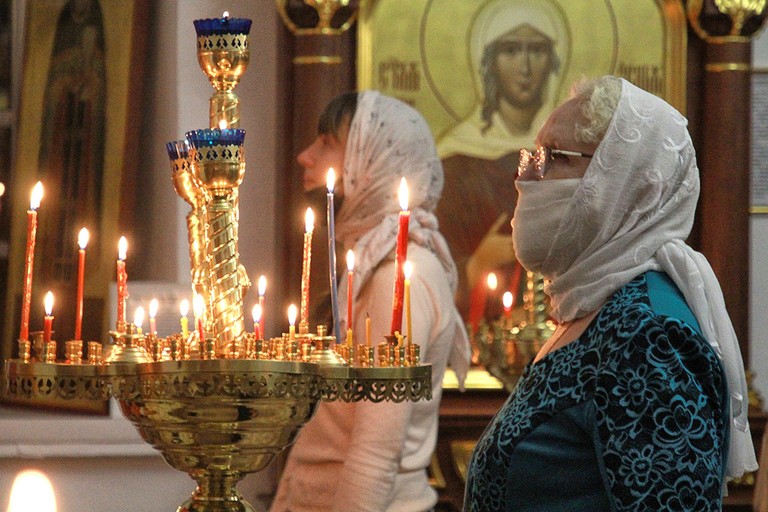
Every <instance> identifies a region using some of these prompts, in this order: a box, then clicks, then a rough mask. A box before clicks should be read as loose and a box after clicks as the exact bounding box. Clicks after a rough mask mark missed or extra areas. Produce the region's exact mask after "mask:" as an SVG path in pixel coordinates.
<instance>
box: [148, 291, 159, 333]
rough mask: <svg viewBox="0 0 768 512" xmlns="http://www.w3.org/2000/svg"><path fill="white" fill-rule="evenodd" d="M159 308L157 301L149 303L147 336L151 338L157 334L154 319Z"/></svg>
mask: <svg viewBox="0 0 768 512" xmlns="http://www.w3.org/2000/svg"><path fill="white" fill-rule="evenodd" d="M159 307H160V304H159V303H158V302H157V299H152V300H151V301H149V334H151V335H153V336H154V335H156V334H157V320H156V319H155V317H156V316H157V310H158V308H159Z"/></svg>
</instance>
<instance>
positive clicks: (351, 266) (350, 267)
mask: <svg viewBox="0 0 768 512" xmlns="http://www.w3.org/2000/svg"><path fill="white" fill-rule="evenodd" d="M354 273H355V253H354V252H352V249H350V250H348V251H347V329H352V276H353V275H354Z"/></svg>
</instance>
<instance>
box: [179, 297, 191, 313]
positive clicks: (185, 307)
mask: <svg viewBox="0 0 768 512" xmlns="http://www.w3.org/2000/svg"><path fill="white" fill-rule="evenodd" d="M179 313H180V314H181V316H187V313H189V301H188V300H187V299H184V300H182V301H181V304H179Z"/></svg>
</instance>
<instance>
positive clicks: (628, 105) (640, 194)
mask: <svg viewBox="0 0 768 512" xmlns="http://www.w3.org/2000/svg"><path fill="white" fill-rule="evenodd" d="M573 92H574V96H573V98H572V99H570V100H568V101H567V102H565V103H564V104H562V105H561V106H560V107H558V108H557V109H556V110H555V111H554V112H553V113H552V115H551V116H550V117H549V119H548V120H547V122H546V123H545V124H544V127H543V128H542V129H541V131H540V132H539V134H538V137H537V141H536V142H537V145H538V146H539V149H537V152H536V154H535V155H531V154H529V153H527V152H524V151H523V152H521V158H520V177H519V178H518V180H517V181H516V183H515V184H516V187H517V189H518V193H519V199H518V203H517V207H516V209H515V215H514V220H513V229H514V231H513V233H514V235H513V236H514V239H515V252H516V254H517V257H518V259H519V260H520V262H521V263H522V264H523V265H524V266H525V267H526V268H527V269H529V270H533V271H536V272H541V273H542V274H543V275H544V276H545V277H546V278H547V279H548V280H549V284H548V285H547V287H546V292H547V293H548V295H549V296H550V299H551V305H552V315H553V317H554V318H555V319H556V320H557V321H558V322H559V327H558V329H557V331H556V332H555V333H554V334H553V335H552V337H551V338H550V339H549V340H548V341H547V342H546V343H545V345H544V346H543V348H542V350H541V351H540V352H539V354H538V355H537V356H536V358H535V359H534V361H533V362H531V363H530V364H529V366H528V367H527V368H526V370H525V373H524V375H523V377H522V378H521V379H520V381H519V383H518V385H517V388H516V389H515V391H514V392H513V394H512V396H510V398H509V400H508V401H507V403H506V404H505V405H504V406H503V407H502V409H501V410H500V411H499V413H498V414H497V415H496V417H495V418H494V420H493V421H492V422H491V424H490V426H489V427H488V429H487V430H486V432H485V434H484V436H483V438H482V439H481V440H480V442H479V443H478V445H477V447H476V449H475V452H474V454H473V457H472V462H471V466H470V470H469V479H468V482H467V493H466V507H465V509H466V510H472V511H484V510H507V511H513V510H514V511H525V510H548V511H561V510H563V511H564V510H590V511H598V512H599V511H608V510H610V511H636V510H685V511H696V512H700V511H709V510H712V511H715V510H720V509H721V507H722V497H723V491H724V489H725V482H726V480H727V479H728V478H731V477H738V476H741V475H742V474H743V473H744V472H745V471H752V470H755V469H756V468H757V464H756V462H755V453H754V449H753V446H752V439H751V436H750V432H749V425H748V423H747V389H746V381H745V377H744V368H743V363H742V360H741V355H740V351H739V347H738V342H737V340H736V336H735V334H734V331H733V327H732V325H731V321H730V319H729V318H728V314H727V312H726V309H725V304H724V300H723V295H722V292H721V290H720V286H719V284H718V282H717V279H716V278H715V275H714V273H713V271H712V268H711V267H710V265H709V263H708V262H707V260H706V259H705V258H704V256H702V255H701V254H700V253H697V252H695V251H694V250H693V249H691V248H690V247H689V246H688V245H686V244H685V242H684V240H685V239H686V237H687V236H688V234H689V233H690V229H691V226H692V225H693V219H694V213H695V209H696V202H697V199H698V193H699V176H698V168H697V166H696V156H695V153H694V149H693V145H692V143H691V139H690V136H689V134H688V130H687V128H686V125H687V121H686V119H685V118H684V117H683V116H682V115H681V114H680V113H678V112H677V111H676V110H675V109H674V108H672V107H671V106H670V105H669V104H667V103H666V102H664V101H663V100H661V99H659V98H657V97H656V96H653V95H652V94H650V93H648V92H646V91H643V90H641V89H639V88H637V87H635V86H634V85H632V84H631V83H629V82H627V81H625V80H621V79H618V78H615V77H603V78H601V79H597V80H594V81H589V82H586V83H583V84H578V85H577V86H576V87H575V88H574V91H573Z"/></svg>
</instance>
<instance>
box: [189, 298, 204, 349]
mask: <svg viewBox="0 0 768 512" xmlns="http://www.w3.org/2000/svg"><path fill="white" fill-rule="evenodd" d="M192 307H193V308H194V309H195V322H196V323H197V335H198V336H199V337H200V343H201V344H202V343H203V342H204V341H205V329H204V328H203V312H204V311H205V301H204V300H203V296H202V295H199V294H195V298H194V299H192ZM201 347H202V345H201Z"/></svg>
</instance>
